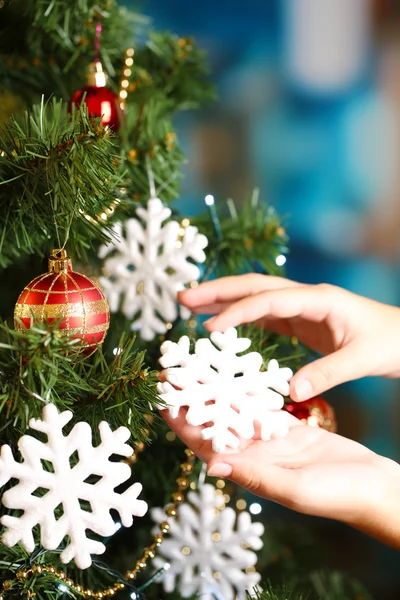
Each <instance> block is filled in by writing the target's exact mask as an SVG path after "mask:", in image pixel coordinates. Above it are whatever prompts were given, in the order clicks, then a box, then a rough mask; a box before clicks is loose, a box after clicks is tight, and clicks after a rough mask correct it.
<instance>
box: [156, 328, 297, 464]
mask: <svg viewBox="0 0 400 600" xmlns="http://www.w3.org/2000/svg"><path fill="white" fill-rule="evenodd" d="M210 338H211V341H212V342H213V343H211V341H210V340H209V339H205V338H202V339H199V340H197V341H196V345H195V352H194V354H190V341H189V338H188V337H187V336H184V337H181V338H180V340H179V341H178V342H177V343H175V342H170V341H167V342H164V343H163V344H162V346H161V353H162V357H161V358H160V363H161V365H162V367H164V369H166V381H165V382H163V383H159V384H158V392H159V394H160V397H161V399H162V400H164V401H165V403H166V404H167V406H164V405H160V406H159V408H160V410H166V409H168V410H169V412H170V415H171V417H172V418H176V417H177V416H178V413H179V409H180V408H181V407H182V406H188V407H189V410H188V411H187V414H186V420H187V422H188V423H189V425H194V426H197V425H205V424H206V423H212V424H211V425H207V426H206V427H204V429H203V430H202V432H201V435H202V438H203V439H204V440H212V446H213V450H214V451H215V452H223V451H224V450H225V449H226V447H227V446H229V447H231V448H237V447H238V446H239V443H240V438H243V439H246V440H249V439H252V438H253V437H254V435H255V430H254V422H255V421H256V422H259V424H260V435H261V438H262V439H263V440H269V439H270V438H271V437H272V436H275V437H282V436H285V435H286V434H287V432H288V414H287V413H286V412H285V411H282V410H280V409H281V408H282V406H283V403H284V401H283V396H287V395H288V394H289V383H288V382H289V380H290V378H291V377H292V374H293V373H292V371H291V369H288V368H283V369H281V368H279V365H278V362H277V361H276V360H270V361H269V363H268V369H267V370H266V371H260V368H261V366H262V363H263V360H262V356H261V354H259V353H258V352H250V353H248V354H245V355H243V356H237V355H238V354H239V353H241V352H243V351H244V350H247V349H248V348H249V347H250V344H251V341H250V340H249V339H248V338H238V337H237V331H236V329H234V328H230V329H228V330H227V331H226V332H225V333H220V332H216V331H214V332H213V333H211V335H210ZM213 344H214V345H213ZM274 390H275V391H274ZM233 432H235V433H233Z"/></svg>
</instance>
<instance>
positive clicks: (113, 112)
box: [69, 61, 122, 131]
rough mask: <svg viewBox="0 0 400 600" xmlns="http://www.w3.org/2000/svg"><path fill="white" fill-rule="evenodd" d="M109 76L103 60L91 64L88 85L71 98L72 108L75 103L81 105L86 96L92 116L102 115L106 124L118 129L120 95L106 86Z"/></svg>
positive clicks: (86, 102)
mask: <svg viewBox="0 0 400 600" xmlns="http://www.w3.org/2000/svg"><path fill="white" fill-rule="evenodd" d="M106 83H107V78H106V74H105V73H104V71H103V67H102V66H101V62H100V61H97V62H95V63H91V64H90V65H89V71H88V76H87V82H86V86H85V87H84V88H82V89H80V90H77V91H76V92H75V93H74V95H73V96H72V98H71V102H70V107H69V108H70V109H71V106H72V105H73V104H75V106H77V107H79V106H80V104H81V103H82V100H83V98H84V96H85V98H84V100H83V101H84V103H85V104H86V106H87V107H88V113H89V116H90V117H101V122H102V124H103V125H104V126H106V125H108V126H109V127H111V128H112V129H113V130H114V131H117V130H118V128H119V125H120V114H121V113H122V110H121V108H120V107H119V105H118V96H117V95H116V94H114V92H113V91H112V90H111V89H110V88H108V87H106Z"/></svg>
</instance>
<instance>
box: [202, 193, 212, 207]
mask: <svg viewBox="0 0 400 600" xmlns="http://www.w3.org/2000/svg"><path fill="white" fill-rule="evenodd" d="M204 200H205V203H206V204H207V206H211V205H212V204H214V196H212V195H211V194H207V196H206V197H205V198H204Z"/></svg>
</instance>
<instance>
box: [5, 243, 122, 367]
mask: <svg viewBox="0 0 400 600" xmlns="http://www.w3.org/2000/svg"><path fill="white" fill-rule="evenodd" d="M58 322H59V323H60V325H59V329H60V330H63V331H65V333H66V334H68V335H71V336H72V337H77V338H80V339H81V340H82V344H79V345H78V346H77V349H81V350H83V351H84V353H85V354H87V355H90V354H92V353H93V352H94V351H95V350H96V348H97V347H98V346H99V345H100V344H102V343H103V340H104V338H105V336H106V333H107V330H108V327H109V324H110V309H109V306H108V303H107V300H106V299H105V297H104V294H103V292H102V291H101V290H100V288H99V287H97V285H95V284H94V283H93V281H92V280H91V279H89V277H86V275H81V274H80V273H76V271H73V270H72V264H71V260H70V259H69V258H68V256H67V254H66V252H65V250H59V249H56V250H53V253H52V256H50V258H49V270H48V273H43V275H39V276H38V277H36V278H35V279H33V281H31V282H30V283H29V284H28V285H27V286H26V287H25V288H24V289H23V291H22V292H21V294H20V296H19V298H18V301H17V303H16V305H15V310H14V324H15V328H16V329H23V328H27V329H29V328H30V327H31V324H35V323H50V324H51V323H58Z"/></svg>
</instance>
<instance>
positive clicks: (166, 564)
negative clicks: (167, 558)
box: [163, 563, 171, 571]
mask: <svg viewBox="0 0 400 600" xmlns="http://www.w3.org/2000/svg"><path fill="white" fill-rule="evenodd" d="M170 568H171V565H170V564H169V563H165V565H164V566H163V569H164V571H169V569H170Z"/></svg>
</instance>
